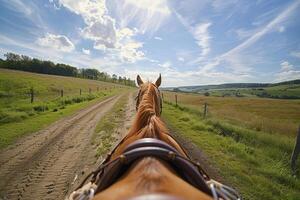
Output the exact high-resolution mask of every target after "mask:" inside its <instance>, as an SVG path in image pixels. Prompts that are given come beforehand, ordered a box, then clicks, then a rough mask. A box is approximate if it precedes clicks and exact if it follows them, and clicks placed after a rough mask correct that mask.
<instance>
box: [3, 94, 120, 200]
mask: <svg viewBox="0 0 300 200" xmlns="http://www.w3.org/2000/svg"><path fill="white" fill-rule="evenodd" d="M119 98H120V96H117V97H111V98H109V99H107V100H105V101H103V102H100V103H97V104H95V105H93V106H91V107H89V108H87V109H83V110H81V111H79V112H77V113H76V114H74V115H73V116H71V117H68V118H65V119H62V120H59V121H58V122H56V123H54V124H52V125H51V126H49V127H48V128H46V129H44V130H42V131H39V132H37V133H35V134H32V135H31V136H28V137H25V138H24V139H22V140H20V141H19V142H17V143H16V144H15V145H14V146H12V147H10V148H8V149H6V150H4V152H1V154H0V198H3V199H63V198H64V197H65V195H66V194H67V192H68V188H70V183H71V182H72V180H73V178H74V175H75V174H78V171H80V170H81V169H84V168H85V165H86V164H83V163H86V157H87V156H86V155H87V154H91V153H95V152H91V151H90V138H91V136H92V135H93V132H94V128H95V126H96V124H97V122H98V121H99V120H100V119H101V117H102V116H104V115H105V113H106V112H107V111H109V110H110V109H111V108H112V106H113V105H114V103H115V102H116V101H117V100H118V99H119Z"/></svg>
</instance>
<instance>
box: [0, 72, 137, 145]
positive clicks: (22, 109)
mask: <svg viewBox="0 0 300 200" xmlns="http://www.w3.org/2000/svg"><path fill="white" fill-rule="evenodd" d="M130 89H132V87H127V86H122V85H117V84H112V83H107V82H101V81H95V80H88V79H80V78H72V77H64V76H55V75H45V74H35V73H29V72H22V71H14V70H7V69H0V148H3V147H5V146H7V145H8V144H10V143H12V142H13V141H14V140H15V139H17V138H18V137H20V136H22V135H24V134H28V133H31V132H34V131H37V130H39V129H41V128H43V127H45V126H47V125H49V124H50V123H52V122H54V121H56V120H58V119H59V118H61V117H64V116H67V115H70V114H72V113H74V112H75V111H76V110H78V109H80V108H83V107H85V106H87V105H89V104H91V103H92V102H95V101H97V100H101V99H104V98H107V97H109V96H112V95H115V94H118V93H121V92H124V91H128V90H130ZM31 91H33V96H34V98H33V102H32V103H31Z"/></svg>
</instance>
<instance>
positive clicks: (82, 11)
mask: <svg viewBox="0 0 300 200" xmlns="http://www.w3.org/2000/svg"><path fill="white" fill-rule="evenodd" d="M58 1H59V5H60V6H64V7H65V8H67V9H69V10H70V11H71V12H74V13H76V14H77V15H81V16H82V18H83V19H84V21H85V23H86V24H90V23H91V22H96V21H99V20H101V19H102V17H103V16H104V15H105V14H106V12H107V9H106V5H105V0H97V1H94V0H80V1H78V0H58Z"/></svg>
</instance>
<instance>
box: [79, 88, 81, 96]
mask: <svg viewBox="0 0 300 200" xmlns="http://www.w3.org/2000/svg"><path fill="white" fill-rule="evenodd" d="M79 95H80V96H81V88H80V90H79Z"/></svg>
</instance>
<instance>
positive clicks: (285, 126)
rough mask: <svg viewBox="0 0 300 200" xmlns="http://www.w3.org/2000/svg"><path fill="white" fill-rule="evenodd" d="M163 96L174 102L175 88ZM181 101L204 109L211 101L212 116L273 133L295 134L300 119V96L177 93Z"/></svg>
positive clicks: (189, 105) (198, 109)
mask: <svg viewBox="0 0 300 200" xmlns="http://www.w3.org/2000/svg"><path fill="white" fill-rule="evenodd" d="M163 94H164V99H165V100H166V101H169V102H174V95H175V93H174V92H164V93H163ZM176 94H177V97H178V104H179V105H183V106H187V107H190V108H192V109H193V110H197V111H198V112H203V105H204V103H205V102H206V103H208V114H209V116H210V117H213V118H216V119H220V120H223V121H227V122H228V123H231V124H235V125H238V126H244V127H247V128H250V129H253V130H257V131H263V132H267V133H271V134H282V135H288V136H290V137H293V138H294V137H295V136H296V133H297V131H298V127H299V122H300V100H286V99H267V98H248V97H244V98H238V97H213V96H209V97H206V96H202V95H199V94H185V93H176Z"/></svg>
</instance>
